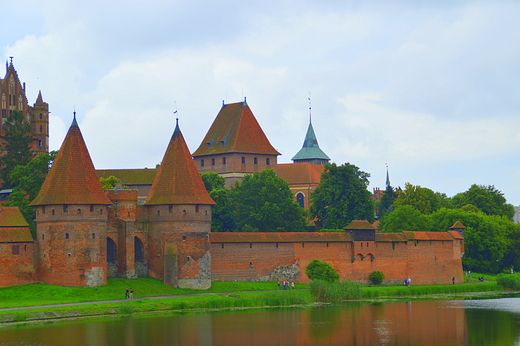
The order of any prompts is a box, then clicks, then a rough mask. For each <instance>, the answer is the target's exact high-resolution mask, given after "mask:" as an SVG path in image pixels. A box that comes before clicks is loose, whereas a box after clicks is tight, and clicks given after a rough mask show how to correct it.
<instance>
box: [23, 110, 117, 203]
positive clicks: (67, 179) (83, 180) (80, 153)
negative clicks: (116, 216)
mask: <svg viewBox="0 0 520 346" xmlns="http://www.w3.org/2000/svg"><path fill="white" fill-rule="evenodd" d="M50 204H103V205H110V204H112V202H110V200H109V199H108V197H106V196H105V192H104V191H103V188H102V187H101V183H100V182H99V178H98V176H97V174H96V170H95V168H94V164H93V163H92V160H91V159H90V155H89V153H88V149H87V146H86V144H85V141H84V140H83V136H82V135H81V131H80V129H79V127H78V123H77V122H76V116H75V115H74V120H73V121H72V125H71V126H70V128H69V132H68V133H67V136H66V137H65V140H64V141H63V144H62V145H61V148H60V150H59V151H58V155H57V156H56V159H55V160H54V163H53V164H52V167H51V169H50V171H49V174H48V175H47V178H46V179H45V182H44V183H43V186H42V189H41V190H40V193H39V194H38V196H37V197H36V198H35V199H34V201H32V203H31V205H33V206H35V205H50Z"/></svg>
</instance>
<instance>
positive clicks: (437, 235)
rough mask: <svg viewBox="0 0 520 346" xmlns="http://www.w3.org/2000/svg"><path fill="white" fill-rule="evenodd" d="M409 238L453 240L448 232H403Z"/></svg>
mask: <svg viewBox="0 0 520 346" xmlns="http://www.w3.org/2000/svg"><path fill="white" fill-rule="evenodd" d="M403 234H404V236H405V237H406V238H408V239H409V240H453V237H452V236H451V235H450V234H449V233H448V232H410V231H406V232H403Z"/></svg>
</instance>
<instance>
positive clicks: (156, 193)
mask: <svg viewBox="0 0 520 346" xmlns="http://www.w3.org/2000/svg"><path fill="white" fill-rule="evenodd" d="M146 204H147V205H158V204H215V202H214V201H213V199H211V197H210V196H209V194H208V192H207V191H206V188H205V187H204V183H203V182H202V178H201V177H200V175H199V171H198V170H197V167H196V166H195V162H194V161H193V158H192V156H191V154H190V151H189V149H188V146H187V145H186V142H185V140H184V137H183V136H182V133H181V130H180V129H179V124H177V126H176V127H175V131H174V132H173V135H172V138H171V140H170V144H169V145H168V148H167V149H166V154H164V158H163V160H162V162H161V166H160V167H159V169H158V170H157V174H156V175H155V178H154V181H153V184H152V187H151V189H150V193H149V194H148V197H147V199H146Z"/></svg>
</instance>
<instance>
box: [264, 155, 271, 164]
mask: <svg viewBox="0 0 520 346" xmlns="http://www.w3.org/2000/svg"><path fill="white" fill-rule="evenodd" d="M265 165H266V166H270V165H271V160H270V159H269V158H268V157H266V158H265Z"/></svg>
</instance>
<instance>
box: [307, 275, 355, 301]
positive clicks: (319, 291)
mask: <svg viewBox="0 0 520 346" xmlns="http://www.w3.org/2000/svg"><path fill="white" fill-rule="evenodd" d="M309 287H310V291H311V295H312V297H313V298H314V300H315V301H318V302H331V303H339V302H342V301H344V300H350V299H358V298H359V297H360V296H361V291H360V289H359V288H360V285H359V284H358V283H357V282H353V281H341V282H329V281H323V280H314V281H312V282H311V283H310V285H309Z"/></svg>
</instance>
